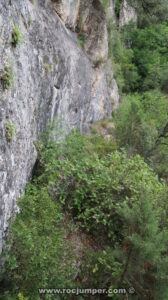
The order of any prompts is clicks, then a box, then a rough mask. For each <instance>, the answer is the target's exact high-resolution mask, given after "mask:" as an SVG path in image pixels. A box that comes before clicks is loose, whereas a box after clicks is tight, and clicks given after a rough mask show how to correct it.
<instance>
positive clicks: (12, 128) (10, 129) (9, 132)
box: [6, 120, 17, 142]
mask: <svg viewBox="0 0 168 300" xmlns="http://www.w3.org/2000/svg"><path fill="white" fill-rule="evenodd" d="M16 132H17V128H16V125H15V124H13V123H11V122H9V121H8V120H7V121H6V139H7V141H8V142H10V141H11V140H12V138H13V137H14V136H15V134H16Z"/></svg>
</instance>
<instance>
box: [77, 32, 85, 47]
mask: <svg viewBox="0 0 168 300" xmlns="http://www.w3.org/2000/svg"><path fill="white" fill-rule="evenodd" d="M85 43H86V38H85V35H84V34H82V33H80V34H79V35H78V45H79V46H81V47H82V48H84V47H85Z"/></svg>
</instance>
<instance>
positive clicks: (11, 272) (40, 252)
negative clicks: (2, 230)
mask: <svg viewBox="0 0 168 300" xmlns="http://www.w3.org/2000/svg"><path fill="white" fill-rule="evenodd" d="M18 205H19V207H20V213H19V214H17V216H16V219H15V220H14V222H13V223H12V225H11V228H10V232H11V234H10V238H9V241H8V244H9V245H10V247H9V250H6V253H5V260H6V263H5V274H4V280H5V281H6V285H7V287H8V288H7V289H6V290H5V292H4V296H5V295H6V296H10V294H12V295H15V296H16V295H18V293H19V292H20V293H23V295H25V296H28V299H29V300H30V299H32V300H36V299H40V295H39V293H38V289H39V288H48V287H53V288H54V287H60V288H61V287H62V288H63V287H65V286H70V284H71V277H72V274H73V266H72V264H73V255H72V254H73V253H72V250H71V249H69V248H68V244H67V242H66V240H65V239H64V237H65V236H66V232H65V229H63V227H64V225H63V215H62V212H61V208H60V206H59V205H58V203H56V202H53V200H52V199H51V197H50V195H49V193H48V192H47V190H46V188H43V187H41V188H40V187H38V186H35V185H34V184H29V185H28V187H27V189H26V193H25V196H23V198H21V199H20V200H19V201H18ZM7 249H8V247H7ZM67 249H68V250H67ZM70 257H71V258H70ZM2 299H3V298H2ZM4 299H5V298H4ZM7 299H8V298H7ZM47 299H50V298H47ZM57 299H60V298H57Z"/></svg>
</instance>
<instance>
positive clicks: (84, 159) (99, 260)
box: [39, 132, 167, 299]
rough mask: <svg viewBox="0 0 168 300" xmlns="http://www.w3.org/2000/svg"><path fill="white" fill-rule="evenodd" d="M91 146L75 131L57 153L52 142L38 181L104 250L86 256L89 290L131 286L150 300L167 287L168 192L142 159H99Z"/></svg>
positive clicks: (44, 154) (120, 156) (113, 156)
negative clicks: (92, 287)
mask: <svg viewBox="0 0 168 300" xmlns="http://www.w3.org/2000/svg"><path fill="white" fill-rule="evenodd" d="M90 142H91V141H89V142H88V139H87V138H85V137H83V136H81V135H80V134H79V133H75V132H74V133H73V134H71V135H69V136H68V137H67V138H66V140H65V141H63V142H62V143H60V144H59V145H57V147H56V148H55V150H53V149H54V146H53V144H52V143H51V142H50V143H49V144H48V146H47V147H45V148H44V149H46V150H44V152H42V153H41V163H42V165H43V168H44V169H43V174H42V176H41V177H40V178H39V180H40V182H41V183H43V184H45V185H47V186H48V188H49V190H50V191H51V193H52V196H53V198H54V199H55V201H58V202H60V203H62V205H63V207H64V210H66V211H67V210H68V211H70V212H71V213H72V215H73V217H74V220H76V221H78V222H80V223H79V224H80V226H81V227H82V228H83V229H84V230H86V231H87V232H89V233H90V235H92V236H93V237H94V239H95V240H96V241H97V243H98V245H99V249H100V250H99V251H98V252H96V253H95V254H94V255H92V254H91V257H90V258H89V254H88V253H87V254H86V255H87V260H88V263H87V264H86V263H85V261H84V264H83V268H84V269H83V272H84V273H82V274H83V276H84V277H82V274H81V282H83V280H84V282H85V283H84V286H85V284H86V285H88V283H90V282H92V284H93V286H96V283H98V284H99V283H100V284H102V286H103V287H106V288H109V287H116V286H119V287H125V288H128V287H129V286H130V284H131V285H132V286H135V288H136V291H137V293H138V296H139V297H141V298H140V299H142V298H143V297H146V296H151V295H152V294H155V293H156V292H157V288H155V286H158V288H159V287H161V286H164V283H165V282H167V280H166V276H167V271H166V268H164V266H167V256H166V243H167V231H166V228H167V204H166V198H167V188H166V186H165V185H164V184H163V183H160V182H159V180H158V178H157V176H156V175H154V174H153V172H152V170H151V169H150V168H149V167H148V166H147V165H146V164H145V163H144V161H143V159H142V158H141V157H140V156H138V155H137V156H135V157H131V158H127V156H126V154H125V153H124V152H123V153H120V152H118V151H113V152H112V153H111V154H108V155H107V156H106V155H105V156H102V157H101V158H99V157H98V155H97V153H95V152H94V151H91V147H90V145H89V144H88V143H90ZM106 245H109V247H110V248H109V250H105V251H107V252H108V254H107V253H104V252H102V251H104V250H101V249H107V247H106ZM158 261H160V264H159V268H158V266H157V264H158ZM135 266H136V267H135ZM117 271H118V273H117ZM82 278H83V279H82ZM150 278H152V281H151V280H150ZM86 279H87V280H86ZM164 288H165V287H164ZM86 299H87V296H86ZM116 299H117V298H116ZM152 299H157V298H152ZM163 299H164V298H163Z"/></svg>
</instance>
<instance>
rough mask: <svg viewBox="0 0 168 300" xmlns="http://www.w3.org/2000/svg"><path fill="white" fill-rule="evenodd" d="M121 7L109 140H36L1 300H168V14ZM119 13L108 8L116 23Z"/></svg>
mask: <svg viewBox="0 0 168 300" xmlns="http://www.w3.org/2000/svg"><path fill="white" fill-rule="evenodd" d="M103 2H104V6H106V4H107V3H108V1H103ZM129 2H130V3H132V4H133V5H134V6H135V7H136V9H137V11H138V15H139V19H138V25H137V26H135V24H132V23H130V24H129V25H127V26H124V27H123V28H122V29H120V30H119V29H118V27H117V26H116V25H114V24H113V23H112V21H111V20H109V26H108V30H109V59H110V60H111V61H112V65H113V70H114V75H115V77H116V79H117V81H118V84H119V88H120V95H121V105H120V109H119V111H118V112H117V113H116V114H115V115H114V116H113V119H112V121H113V122H114V124H115V129H114V133H113V136H112V138H111V139H110V140H107V139H104V138H103V137H102V136H100V135H99V134H98V133H96V131H95V130H94V133H92V134H90V135H89V134H88V135H86V136H82V135H81V134H80V133H79V132H72V133H71V134H69V135H68V136H67V137H66V138H65V139H60V138H55V137H54V135H55V133H54V135H53V131H52V130H51V129H50V130H49V131H48V130H47V131H46V132H45V133H44V134H43V135H42V136H41V137H40V138H39V141H37V143H36V148H37V151H38V162H37V165H36V170H35V172H34V174H33V180H32V182H31V183H30V184H29V185H28V186H27V189H26V192H25V195H24V196H23V197H22V198H21V199H19V201H18V205H19V207H20V213H19V214H18V215H17V216H16V218H15V220H14V221H13V222H12V224H11V228H10V238H9V240H8V245H7V247H6V249H5V252H4V253H3V255H4V257H5V264H4V272H3V274H2V278H1V283H2V284H1V286H2V287H1V288H0V299H3V300H16V299H18V300H40V299H76V298H74V297H73V295H69V294H68V295H58V294H57V295H49V294H48V295H40V294H39V291H38V289H39V288H66V287H69V288H73V287H81V288H88V287H90V288H106V289H115V288H118V289H119V288H124V289H125V290H126V294H124V295H119V294H115V293H112V294H104V295H96V296H95V297H96V298H95V297H93V299H109V298H112V299H114V300H117V299H135V300H142V299H146V300H149V299H150V300H158V299H159V300H166V299H168V202H167V194H168V188H167V182H168V167H167V165H168V164H167V163H168V141H167V134H168V96H167V92H168V71H167V70H168V69H167V67H168V23H167V19H166V16H167V6H168V5H166V1H165V0H159V1H156V0H150V1H149V0H143V1H132V0H129ZM120 8H121V1H116V15H117V17H118V16H119V12H120ZM54 130H56V129H54ZM61 134H62V133H61ZM61 134H60V132H59V131H58V132H57V137H58V136H59V137H60V136H61ZM83 234H84V235H85V241H84V242H83V241H81V237H82V235H83ZM77 236H78V242H79V239H80V244H81V243H82V245H83V246H82V253H80V254H79V252H80V251H79V250H77V249H76V248H79V247H77V246H78V245H76V244H77V243H78V242H77V240H76V239H75V238H76V237H77ZM74 239H75V242H74ZM79 263H80V264H79ZM130 287H134V289H135V292H134V293H133V294H130V293H129V288H130ZM78 299H80V300H84V299H92V296H91V295H87V294H86V295H80V296H78Z"/></svg>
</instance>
